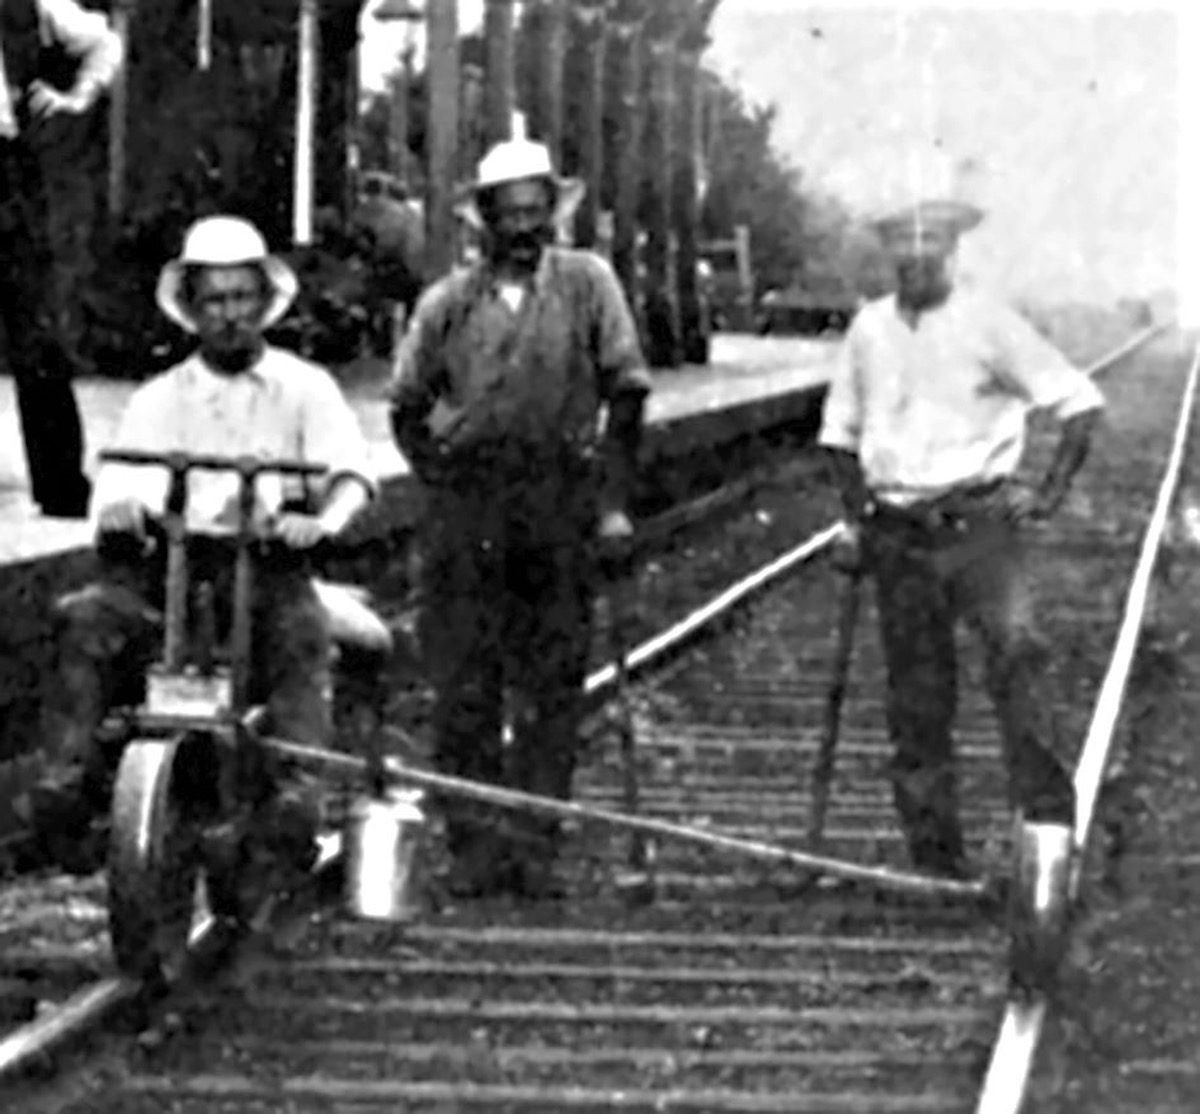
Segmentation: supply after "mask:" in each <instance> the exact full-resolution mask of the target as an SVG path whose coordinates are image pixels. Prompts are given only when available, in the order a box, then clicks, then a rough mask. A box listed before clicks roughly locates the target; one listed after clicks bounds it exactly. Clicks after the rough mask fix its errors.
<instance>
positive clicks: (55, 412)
mask: <svg viewBox="0 0 1200 1114" xmlns="http://www.w3.org/2000/svg"><path fill="white" fill-rule="evenodd" d="M0 49H2V50H3V52H4V68H5V74H6V77H7V80H8V83H9V85H10V87H11V88H12V89H13V90H14V91H15V93H16V102H15V104H14V108H15V110H16V111H15V115H16V118H17V125H18V127H19V128H20V129H21V130H22V131H25V130H26V129H27V127H29V126H30V124H29V120H28V115H27V111H26V106H25V93H26V91H27V90H28V88H29V86H30V85H31V84H32V83H33V81H34V80H35V79H36V78H38V77H42V78H43V79H44V80H47V81H49V83H50V84H53V85H55V86H58V87H60V88H66V87H68V86H69V85H70V84H71V81H70V80H69V77H70V75H71V74H72V73H73V69H74V64H73V63H72V61H71V60H70V59H69V58H68V57H67V56H66V55H65V52H61V51H47V50H45V49H44V48H43V46H42V42H41V37H40V35H39V32H38V13H37V6H36V4H35V3H34V0H4V3H2V4H0ZM41 126H52V125H41ZM47 204H48V202H47V196H46V188H45V182H44V180H43V176H42V168H41V165H40V163H39V160H38V154H37V151H36V150H35V149H34V147H33V145H32V144H31V143H30V141H29V140H28V139H27V138H26V137H25V136H24V135H19V136H17V138H15V139H7V138H4V137H0V323H2V324H3V329H4V334H5V336H4V362H5V363H6V364H7V367H8V370H9V372H10V373H11V375H12V377H13V381H14V383H15V385H16V393H17V407H18V410H19V413H20V419H21V436H22V438H23V439H24V442H25V459H26V461H27V464H28V470H29V482H30V487H31V494H32V497H33V501H34V502H35V503H36V504H37V505H38V506H39V507H40V508H41V509H42V512H43V513H44V514H47V515H53V516H56V517H67V518H86V517H87V512H88V501H89V499H90V497H91V484H90V482H89V481H88V479H87V476H86V475H85V474H84V471H83V454H84V439H83V424H82V421H81V419H80V416H79V407H78V404H77V403H76V400H75V392H74V389H73V388H72V385H71V362H70V359H69V357H68V356H67V354H66V352H65V351H64V350H63V347H62V345H60V344H59V343H58V341H57V340H56V339H55V335H54V321H53V313H52V299H51V291H52V289H53V279H54V276H53V258H52V255H51V251H50V242H49V223H48V222H49V213H48V211H47Z"/></svg>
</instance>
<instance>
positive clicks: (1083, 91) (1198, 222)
mask: <svg viewBox="0 0 1200 1114" xmlns="http://www.w3.org/2000/svg"><path fill="white" fill-rule="evenodd" d="M481 7H482V4H481V0H473V2H467V0H464V2H462V3H460V6H459V8H460V23H461V25H462V26H463V27H464V28H467V27H471V26H475V25H477V24H478V22H479V13H480V10H481ZM1191 7H1194V5H1189V4H1188V3H1187V2H1186V0H1177V3H1176V5H1175V6H1174V7H1172V6H1171V4H1170V2H1169V0H1167V2H1163V3H1160V4H1158V5H1154V4H1152V3H1148V2H1147V3H1137V2H1134V0H1125V3H1123V4H1120V5H1117V4H1111V5H1109V4H1103V3H1096V2H1091V3H1086V2H1076V3H1067V2H1065V0H1039V2H1038V3H1037V4H1036V6H1035V5H1034V4H1033V3H1030V4H1029V5H1028V6H1027V7H1025V8H1022V9H1018V8H1016V7H1014V6H1013V5H1012V4H1011V3H1009V4H1005V3H1000V2H998V0H991V2H984V0H957V2H956V3H954V4H953V6H951V5H950V4H949V3H947V4H945V5H944V6H941V7H935V6H933V5H930V4H922V3H915V2H908V0H894V2H893V3H892V4H878V3H876V4H866V3H862V2H860V0H839V2H838V3H837V4H836V6H835V5H833V4H828V3H827V4H825V5H820V4H817V5H808V4H801V3H799V2H798V0H724V2H723V3H722V5H721V7H720V8H718V11H717V15H716V17H715V19H714V22H713V26H712V38H713V42H712V46H711V47H710V48H709V52H708V54H707V56H706V60H707V62H708V63H709V64H710V65H713V66H714V67H715V68H716V69H717V70H718V71H719V72H720V73H722V74H723V75H725V76H726V77H728V78H729V79H731V80H732V82H733V83H734V84H736V85H737V86H738V87H739V88H740V89H741V90H742V91H743V92H744V93H745V95H746V96H747V97H748V98H749V99H750V100H752V101H756V102H759V103H772V104H774V105H776V107H777V110H778V115H777V123H776V130H775V141H776V147H777V148H778V150H779V152H780V153H781V154H782V155H783V156H784V157H785V158H786V159H787V160H788V161H789V162H790V163H792V165H794V166H795V167H797V168H799V169H801V170H802V172H803V173H804V175H805V176H806V177H807V178H808V180H809V181H810V182H812V183H813V184H815V185H816V186H818V187H819V188H821V189H823V190H826V191H828V192H831V193H832V194H834V195H835V196H837V197H839V198H840V199H841V200H842V201H843V202H844V203H845V204H846V205H848V206H849V207H850V208H851V209H852V210H853V211H854V212H856V213H859V214H863V215H866V214H869V213H871V212H874V211H878V210H880V209H881V208H885V207H886V206H888V205H891V204H895V203H901V202H903V201H904V200H905V199H907V197H909V196H911V195H912V194H913V193H914V191H916V190H917V187H916V185H915V183H918V182H919V183H922V184H923V185H924V188H925V192H929V191H930V190H932V191H934V192H938V191H939V190H940V189H941V188H942V187H943V186H947V187H949V188H951V189H958V190H959V191H960V192H961V193H964V194H965V195H967V196H969V197H970V198H971V199H972V200H975V201H977V202H978V203H980V204H981V205H982V206H983V207H984V208H985V210H986V211H987V214H988V215H987V219H986V220H985V222H984V224H983V225H981V226H980V228H979V229H978V230H977V231H976V232H974V233H972V234H971V235H970V236H968V237H966V238H965V239H964V241H963V245H962V248H961V251H960V256H961V258H960V267H961V269H962V271H963V272H964V273H965V274H968V275H970V276H972V277H974V278H976V279H978V280H979V281H982V282H984V283H986V284H988V285H989V286H992V287H993V288H996V289H997V290H998V291H999V292H1003V293H1006V294H1010V295H1013V296H1024V295H1029V294H1031V293H1034V292H1036V293H1037V294H1038V295H1039V296H1042V297H1045V296H1046V295H1047V294H1049V295H1050V297H1051V298H1052V300H1055V301H1060V300H1086V301H1100V302H1111V301H1112V300H1114V299H1116V298H1118V297H1122V296H1144V295H1148V294H1151V293H1153V292H1156V291H1159V290H1161V289H1163V288H1180V287H1183V288H1185V290H1184V293H1185V295H1187V296H1188V297H1189V298H1191V300H1192V301H1195V302H1196V303H1197V309H1198V310H1200V261H1198V262H1197V263H1195V264H1193V263H1191V261H1188V260H1183V259H1177V258H1176V255H1177V253H1176V245H1177V243H1179V242H1180V241H1181V238H1182V235H1186V240H1187V241H1190V242H1200V238H1198V237H1197V236H1196V235H1193V234H1192V230H1193V228H1194V229H1195V231H1196V232H1197V233H1200V216H1196V215H1195V214H1192V213H1191V211H1190V208H1189V207H1187V206H1181V205H1180V203H1179V199H1180V197H1181V195H1182V196H1185V197H1187V196H1196V197H1200V171H1198V172H1196V173H1194V174H1191V173H1190V172H1191V171H1192V168H1193V164H1194V163H1195V162H1196V161H1197V160H1196V158H1195V157H1194V154H1193V153H1192V151H1191V146H1192V141H1191V139H1190V130H1188V131H1185V130H1184V129H1183V128H1182V124H1183V123H1184V121H1182V120H1181V111H1180V110H1181V106H1183V105H1186V104H1187V103H1188V102H1189V101H1190V102H1191V103H1193V104H1194V103H1197V99H1198V95H1200V89H1193V85H1195V84H1196V83H1197V82H1200V79H1197V78H1193V77H1192V76H1191V74H1190V73H1189V72H1188V71H1189V70H1190V68H1191V67H1181V66H1180V65H1179V58H1180V57H1181V56H1182V52H1183V51H1184V50H1185V49H1188V47H1187V45H1186V44H1189V43H1190V44H1191V50H1190V57H1191V58H1195V57H1196V56H1197V49H1198V48H1200V32H1198V31H1197V27H1198V26H1200V24H1198V23H1195V22H1193V21H1194V20H1200V16H1195V15H1193V14H1192V13H1191V12H1190V11H1189V8H1191ZM378 29H379V25H378V24H373V21H371V23H368V25H367V33H366V35H365V36H364V46H363V68H364V78H365V80H366V81H367V82H368V83H369V84H370V83H376V84H377V83H378V81H379V75H381V74H382V73H383V72H384V71H385V70H386V69H387V68H388V67H389V65H390V64H391V61H392V59H394V58H395V57H396V54H397V52H398V50H399V46H400V41H401V36H402V32H399V31H398V29H387V30H385V31H382V32H381V31H379V30H378ZM1188 90H1190V92H1188ZM1184 111H1188V110H1187V109H1184ZM1181 135H1182V136H1183V137H1184V140H1183V143H1182V147H1181ZM964 165H969V166H971V167H972V171H971V173H970V175H969V176H963V175H958V176H956V175H955V174H954V168H956V167H959V168H961V167H962V166H964ZM1185 208H1187V209H1188V211H1187V212H1185V211H1184V209H1185ZM1181 234H1182V235H1181ZM1193 268H1195V269H1196V271H1197V272H1198V273H1197V274H1196V275H1193V274H1192V269H1193ZM1193 292H1194V297H1193ZM1189 304H1190V303H1189ZM1198 316H1200V314H1198Z"/></svg>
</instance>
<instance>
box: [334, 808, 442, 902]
mask: <svg viewBox="0 0 1200 1114" xmlns="http://www.w3.org/2000/svg"><path fill="white" fill-rule="evenodd" d="M423 796H424V794H423V793H422V792H421V791H420V790H413V789H390V790H388V791H387V793H386V794H385V795H384V796H382V797H365V798H363V799H362V800H360V801H358V802H357V803H356V804H355V805H354V806H353V807H352V808H351V809H350V814H349V816H348V818H347V821H346V832H345V848H346V904H347V906H348V908H349V910H350V912H351V913H353V914H354V915H355V916H356V917H361V918H363V919H364V920H376V921H401V922H402V921H410V920H413V919H414V918H415V917H416V916H417V914H418V911H419V910H418V900H417V893H416V887H415V874H416V866H417V859H418V852H419V850H420V846H421V839H422V835H423V834H424V828H425V814H424V812H422V811H421V800H422V798H423Z"/></svg>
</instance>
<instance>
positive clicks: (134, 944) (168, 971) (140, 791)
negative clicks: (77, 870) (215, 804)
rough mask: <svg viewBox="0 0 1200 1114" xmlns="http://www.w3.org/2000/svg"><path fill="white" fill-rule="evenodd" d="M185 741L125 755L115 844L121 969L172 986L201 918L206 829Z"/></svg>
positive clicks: (143, 743) (115, 942) (114, 901)
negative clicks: (197, 809) (194, 800)
mask: <svg viewBox="0 0 1200 1114" xmlns="http://www.w3.org/2000/svg"><path fill="white" fill-rule="evenodd" d="M187 754H188V740H187V739H186V737H183V738H176V739H166V740H154V739H135V740H134V741H133V742H131V743H130V744H129V745H128V746H127V747H126V748H125V752H124V754H123V755H122V756H121V763H120V766H119V767H118V769H117V777H116V784H115V785H114V788H113V798H112V830H111V834H110V837H109V859H108V903H109V904H108V908H109V932H110V935H111V938H112V949H113V956H114V958H115V959H116V963H117V968H118V970H119V971H120V972H121V973H122V974H124V975H127V976H130V977H133V978H137V979H140V980H156V981H157V980H165V981H166V982H171V981H173V980H174V979H175V978H177V977H178V975H179V974H180V972H181V971H182V968H183V964H184V961H185V960H186V956H187V946H188V940H189V937H190V935H191V932H192V926H193V922H194V921H195V919H196V906H197V903H196V893H197V883H198V881H199V876H200V862H201V858H200V826H199V824H198V822H197V818H196V816H195V814H194V809H193V807H190V806H189V803H188V801H189V798H190V797H191V796H192V791H193V790H194V789H195V787H194V786H192V785H189V784H188V783H189V781H191V780H192V779H191V778H190V777H188V776H187V774H188V773H189V772H191V771H186V770H185V769H184V767H185V765H190V763H185V761H184V759H185V757H186V756H187Z"/></svg>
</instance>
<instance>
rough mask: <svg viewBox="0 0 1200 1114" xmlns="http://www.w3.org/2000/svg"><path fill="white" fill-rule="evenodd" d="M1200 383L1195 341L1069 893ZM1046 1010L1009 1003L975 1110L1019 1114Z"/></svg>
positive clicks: (1042, 1005) (1097, 718) (1090, 737)
mask: <svg viewBox="0 0 1200 1114" xmlns="http://www.w3.org/2000/svg"><path fill="white" fill-rule="evenodd" d="M1165 328H1166V325H1159V326H1155V327H1154V328H1153V329H1150V330H1147V331H1146V333H1143V334H1140V335H1139V336H1138V337H1135V338H1134V340H1132V341H1130V342H1129V343H1128V344H1126V345H1124V346H1123V347H1122V348H1121V349H1119V350H1118V351H1117V353H1115V354H1114V355H1112V356H1110V357H1108V358H1107V359H1105V360H1102V361H1100V362H1099V363H1098V364H1096V365H1094V366H1093V367H1092V368H1090V369H1089V371H1090V372H1091V374H1093V375H1095V374H1098V373H1100V372H1102V371H1105V370H1107V369H1108V368H1110V367H1111V366H1112V365H1113V364H1115V363H1116V362H1118V361H1119V360H1120V359H1122V358H1123V357H1124V356H1126V355H1128V354H1129V353H1130V352H1132V351H1134V350H1135V349H1137V348H1139V347H1141V345H1143V344H1145V343H1146V341H1148V340H1150V339H1151V338H1152V337H1153V336H1156V335H1157V334H1158V333H1160V332H1162V331H1163V330H1164V329H1165ZM1198 382H1200V344H1198V345H1197V347H1196V351H1195V353H1194V355H1193V358H1192V365H1191V368H1190V370H1189V371H1188V377H1187V382H1186V384H1185V386H1184V391H1183V397H1182V399H1181V401H1180V406H1179V419H1178V421H1177V423H1176V426H1175V435H1174V439H1173V442H1172V445H1171V454H1170V457H1169V458H1168V460H1167V467H1166V470H1165V472H1164V475H1163V479H1162V482H1161V484H1160V485H1159V489H1158V497H1157V500H1156V502H1155V506H1154V511H1153V513H1152V515H1151V517H1150V522H1149V524H1148V525H1147V527H1146V532H1145V535H1144V536H1143V538H1142V547H1141V551H1140V553H1139V554H1138V562H1137V565H1136V567H1135V569H1134V574H1133V578H1132V580H1131V582H1130V585H1129V591H1128V593H1127V595H1126V598H1125V610H1124V613H1123V615H1122V619H1121V626H1120V629H1119V630H1118V633H1117V639H1116V643H1115V645H1114V647H1113V652H1112V657H1111V658H1110V660H1109V666H1108V670H1107V672H1106V673H1105V675H1104V681H1103V683H1102V684H1101V686H1100V693H1099V695H1098V696H1097V698H1096V704H1095V708H1094V710H1093V712H1092V719H1091V723H1090V725H1089V727H1088V733H1087V737H1086V739H1085V740H1084V744H1083V751H1082V753H1081V754H1080V756H1079V761H1078V763H1077V764H1076V768H1075V795H1076V801H1077V805H1076V813H1075V832H1074V841H1075V848H1076V852H1077V853H1076V860H1075V873H1074V875H1073V876H1072V879H1071V893H1070V898H1071V900H1072V901H1075V900H1076V898H1077V897H1078V891H1079V883H1080V879H1081V875H1082V862H1083V855H1084V852H1085V851H1086V849H1087V841H1088V836H1089V835H1090V833H1091V828H1092V822H1093V820H1094V818H1095V808H1096V801H1097V799H1098V797H1099V792H1100V784H1101V781H1102V779H1103V776H1104V770H1105V768H1106V766H1107V765H1108V758H1109V754H1110V752H1111V750H1112V740H1113V736H1114V734H1115V731H1116V726H1117V719H1118V717H1119V715H1120V712H1121V704H1122V701H1123V699H1124V695H1125V688H1126V685H1127V683H1128V680H1129V674H1130V670H1131V668H1132V665H1133V658H1134V654H1135V652H1136V650H1137V644H1138V638H1139V636H1140V634H1141V628H1142V620H1143V617H1144V615H1145V610H1146V603H1147V600H1148V599H1149V593H1150V584H1151V578H1152V577H1153V575H1154V569H1155V565H1156V563H1157V559H1158V554H1159V550H1160V548H1161V546H1162V540H1163V534H1164V532H1165V530H1166V525H1167V520H1168V516H1169V514H1170V509H1171V504H1172V502H1173V500H1174V498H1175V492H1176V489H1177V487H1178V483H1179V475H1180V471H1181V469H1182V467H1183V457H1184V451H1185V449H1186V446H1187V440H1188V430H1189V428H1190V425H1191V420H1192V411H1193V410H1194V409H1195V404H1196V391H1197V383H1198ZM1047 1009H1048V1005H1047V1002H1046V1001H1045V999H1044V998H1035V999H1032V1000H1022V999H1015V1000H1013V1001H1010V1002H1009V1005H1008V1008H1007V1010H1006V1011H1005V1014H1004V1018H1003V1020H1002V1021H1001V1024H1000V1032H999V1034H998V1035H997V1037H996V1043H995V1045H994V1046H993V1048H992V1057H991V1060H990V1062H989V1064H988V1070H987V1075H986V1076H985V1077H984V1082H983V1088H982V1090H981V1091H980V1094H979V1102H978V1105H977V1107H976V1114H1020V1111H1021V1109H1022V1108H1023V1106H1024V1104H1025V1096H1026V1093H1027V1091H1028V1089H1029V1081H1030V1079H1031V1077H1032V1075H1033V1066H1034V1061H1035V1059H1036V1057H1037V1049H1038V1042H1039V1041H1040V1039H1041V1033H1042V1026H1043V1022H1044V1020H1045V1016H1046V1012H1047Z"/></svg>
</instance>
